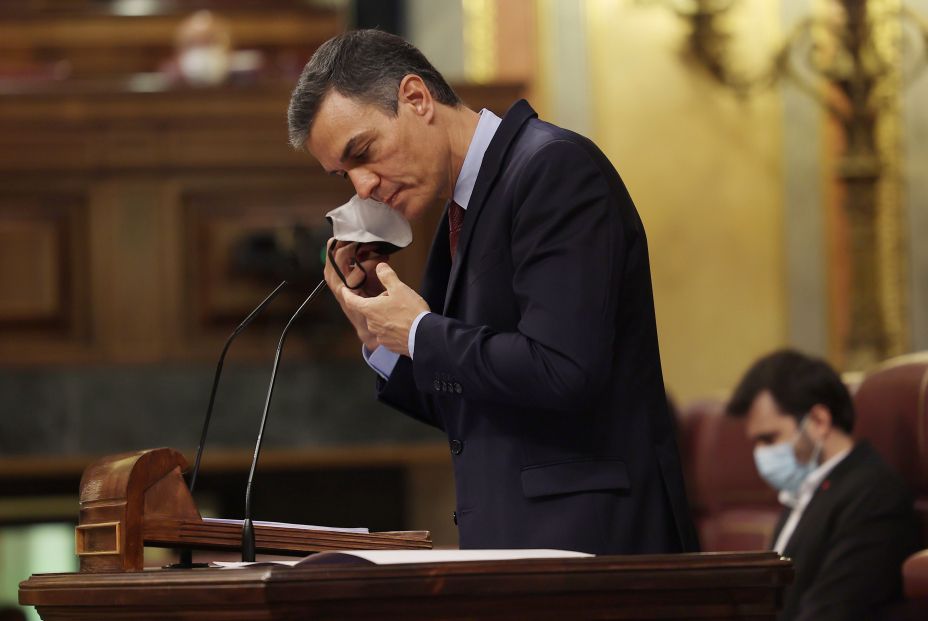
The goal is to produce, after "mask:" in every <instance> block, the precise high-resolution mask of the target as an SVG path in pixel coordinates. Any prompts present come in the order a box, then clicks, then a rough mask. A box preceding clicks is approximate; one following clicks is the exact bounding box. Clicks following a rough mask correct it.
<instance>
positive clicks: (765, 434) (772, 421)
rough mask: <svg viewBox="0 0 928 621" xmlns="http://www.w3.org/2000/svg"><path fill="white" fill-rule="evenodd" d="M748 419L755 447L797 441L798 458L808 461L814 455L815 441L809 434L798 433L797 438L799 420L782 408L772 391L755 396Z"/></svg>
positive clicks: (751, 438) (748, 428) (747, 428)
mask: <svg viewBox="0 0 928 621" xmlns="http://www.w3.org/2000/svg"><path fill="white" fill-rule="evenodd" d="M746 419H747V420H746V423H747V424H746V435H747V438H748V440H749V441H750V442H751V443H752V444H753V445H754V447H755V448H756V447H758V446H770V445H771V444H780V443H782V442H793V441H796V445H795V451H796V458H797V459H798V460H799V461H800V462H802V463H804V462H806V461H808V459H809V458H810V456H811V455H812V451H813V449H814V447H815V445H814V442H813V441H812V440H811V439H810V438H809V437H808V435H807V434H801V435H798V439H797V433H798V431H799V421H798V420H797V419H796V417H794V416H791V415H790V414H788V413H786V412H784V411H783V410H781V409H780V407H779V405H777V402H776V400H775V399H774V398H773V395H771V394H770V391H767V390H765V391H763V392H761V393H760V394H758V395H757V397H755V399H754V402H753V403H752V404H751V408H750V409H749V410H748V413H747V417H746Z"/></svg>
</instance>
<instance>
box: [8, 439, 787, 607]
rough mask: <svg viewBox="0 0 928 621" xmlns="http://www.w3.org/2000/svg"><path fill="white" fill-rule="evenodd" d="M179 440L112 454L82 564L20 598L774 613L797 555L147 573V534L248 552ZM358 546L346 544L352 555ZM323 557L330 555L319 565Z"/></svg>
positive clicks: (268, 539)
mask: <svg viewBox="0 0 928 621" xmlns="http://www.w3.org/2000/svg"><path fill="white" fill-rule="evenodd" d="M185 467H186V462H185V461H184V458H183V456H181V455H180V453H178V452H177V451H174V450H171V449H154V450H148V451H141V452H137V453H125V454H123V455H116V456H113V457H108V458H105V459H102V460H100V461H98V462H96V463H94V464H92V465H91V466H90V467H88V468H87V470H86V471H85V472H84V476H83V478H82V479H81V493H80V523H79V525H78V526H77V544H76V545H77V554H78V555H79V557H80V566H81V571H80V573H75V574H46V575H41V574H39V575H34V576H32V577H31V578H29V579H28V580H26V581H25V582H23V583H21V584H20V590H19V601H20V603H21V604H23V605H28V606H35V607H36V609H37V610H38V612H39V614H40V615H41V616H42V618H43V619H44V620H45V621H77V620H84V621H86V620H90V619H93V620H97V619H107V620H110V621H118V620H133V621H134V620H137V619H150V620H155V619H157V620H159V621H160V620H178V621H180V620H190V619H198V620H200V619H202V620H204V621H210V620H212V621H220V620H221V621H235V620H242V621H244V620H248V621H253V620H264V621H285V620H286V621H296V620H303V619H331V620H334V619H378V620H387V619H396V620H403V621H406V620H416V619H459V620H463V619H539V620H546V619H551V620H554V619H557V620H561V619H626V620H628V619H664V620H667V619H713V620H718V619H752V620H755V621H759V620H761V619H767V620H771V621H772V620H773V619H774V617H775V615H776V613H777V611H778V610H779V609H780V608H781V605H782V600H783V589H784V587H785V585H787V584H788V583H789V582H790V581H791V580H792V574H793V571H792V565H791V563H790V562H789V561H788V560H786V559H782V558H780V557H779V556H778V555H777V554H776V553H774V552H743V553H732V554H679V555H661V556H599V557H587V558H566V559H565V558H558V559H536V560H507V561H471V562H456V563H448V562H441V563H407V564H400V565H366V564H360V563H361V561H357V560H355V561H352V563H349V564H341V563H336V564H331V563H329V562H323V561H325V560H326V559H324V558H323V557H318V558H314V559H311V562H307V563H304V564H301V565H298V566H296V567H288V566H283V565H269V564H258V565H254V566H251V567H248V568H244V569H219V568H202V569H201V568H185V569H149V570H143V549H144V546H145V545H146V544H147V545H158V546H181V547H194V548H213V549H238V547H239V542H240V530H241V529H240V527H237V526H235V525H230V524H217V523H214V522H209V521H206V520H203V519H202V518H201V517H200V515H199V512H198V511H197V509H196V507H195V505H194V503H193V499H192V497H191V495H190V494H189V492H188V491H187V486H186V485H185V484H184V481H183V478H182V476H181V473H182V471H183V469H184V468H185ZM256 538H257V547H258V549H259V550H261V551H264V552H278V553H280V552H284V553H295V554H301V555H305V554H306V553H308V552H314V551H321V550H332V549H376V548H380V549H385V548H390V549H400V548H430V547H431V541H430V540H429V534H428V532H394V533H370V534H355V533H342V532H328V531H317V530H306V529H301V528H282V527H274V526H268V527H261V526H257V527H256ZM343 556H344V555H337V558H342V557H343ZM315 561H319V562H315Z"/></svg>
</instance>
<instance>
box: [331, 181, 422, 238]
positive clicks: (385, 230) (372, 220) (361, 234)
mask: <svg viewBox="0 0 928 621" xmlns="http://www.w3.org/2000/svg"><path fill="white" fill-rule="evenodd" d="M325 217H326V218H327V219H328V220H329V222H331V223H332V235H333V236H334V237H335V239H337V240H338V241H348V242H360V243H362V244H367V243H372V242H386V243H388V244H392V245H394V246H396V247H397V248H405V247H406V246H408V245H409V244H411V243H412V227H410V226H409V222H408V221H407V220H406V218H404V217H403V216H401V215H400V214H399V213H398V212H396V211H393V210H392V209H390V208H389V207H387V206H386V205H384V204H383V203H379V202H377V201H375V200H373V199H371V198H360V197H359V196H358V195H357V194H355V195H354V196H353V197H352V199H351V200H350V201H348V202H347V203H345V204H344V205H342V206H341V207H339V208H337V209H333V210H332V211H330V212H329V213H327V214H325Z"/></svg>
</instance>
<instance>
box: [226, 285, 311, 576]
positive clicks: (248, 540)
mask: <svg viewBox="0 0 928 621" xmlns="http://www.w3.org/2000/svg"><path fill="white" fill-rule="evenodd" d="M324 288H325V280H323V281H322V282H320V283H319V284H318V285H316V288H315V289H313V291H312V293H310V294H309V296H307V298H306V299H305V300H303V303H302V304H300V307H299V308H298V309H296V312H295V313H293V316H292V317H290V321H288V322H287V325H286V327H284V330H283V332H282V333H281V335H280V340H279V341H278V343H277V353H276V354H275V355H274V366H273V368H272V370H271V381H270V384H269V385H268V387H267V398H266V399H265V401H264V413H263V414H262V415H261V426H260V427H259V428H258V441H257V442H256V443H255V455H254V458H253V459H252V460H251V470H250V471H249V472H248V483H247V484H246V486H245V522H244V524H243V525H242V560H243V561H245V562H253V561H254V560H255V529H254V524H253V523H252V521H251V488H252V484H253V481H254V477H255V468H256V467H257V466H258V455H260V453H261V442H262V440H263V438H264V428H265V426H266V425H267V413H268V410H269V409H270V407H271V396H272V395H273V394H274V383H275V381H276V380H277V368H278V367H279V366H280V354H281V351H283V347H284V341H285V340H286V338H287V333H288V332H289V331H290V327H291V326H292V325H293V323H294V322H295V321H296V318H297V317H299V316H300V314H301V313H302V312H303V309H305V308H306V306H307V305H308V304H309V303H310V302H312V301H313V299H314V298H315V297H316V296H317V295H318V294H319V292H320V291H322V289H324Z"/></svg>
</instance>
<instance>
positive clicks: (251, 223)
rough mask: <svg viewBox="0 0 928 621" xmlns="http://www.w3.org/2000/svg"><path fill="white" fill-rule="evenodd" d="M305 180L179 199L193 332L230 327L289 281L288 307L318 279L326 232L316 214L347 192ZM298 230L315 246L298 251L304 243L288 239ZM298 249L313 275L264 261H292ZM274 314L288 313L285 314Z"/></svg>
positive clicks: (228, 187)
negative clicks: (302, 230) (306, 235)
mask: <svg viewBox="0 0 928 621" xmlns="http://www.w3.org/2000/svg"><path fill="white" fill-rule="evenodd" d="M307 176H308V177H309V179H308V181H307V183H306V184H302V185H296V184H294V183H293V182H292V180H291V181H290V182H289V183H281V184H279V185H276V186H267V185H265V184H264V183H262V182H251V183H244V184H242V183H236V184H234V185H233V184H229V183H225V184H222V185H216V186H213V187H211V188H203V187H200V188H197V189H195V190H189V191H186V192H184V193H183V194H182V196H181V199H180V200H181V204H182V205H183V212H184V221H183V227H184V229H185V231H186V251H185V263H186V272H187V273H186V279H185V288H186V298H187V300H189V301H190V305H191V307H192V309H193V317H194V318H195V321H196V323H197V325H196V328H208V327H210V326H216V325H226V324H228V323H229V322H230V321H234V322H235V323H238V321H240V320H241V319H242V318H243V317H244V316H245V315H246V314H247V313H248V312H249V311H250V310H251V309H252V308H253V307H254V306H255V304H256V303H257V302H258V301H260V300H261V299H262V298H263V297H264V296H265V295H267V293H268V292H269V291H270V290H271V289H272V288H273V287H274V286H275V285H276V284H277V283H278V282H280V281H281V280H283V279H284V278H287V279H288V280H291V281H293V280H295V281H296V282H294V283H293V284H294V285H295V286H296V290H294V291H293V292H292V293H291V295H290V296H289V297H290V298H292V301H293V302H298V300H299V299H302V295H305V294H304V293H303V290H306V291H307V292H308V290H309V287H311V286H313V285H315V284H316V283H318V282H319V280H320V279H321V276H322V274H321V262H320V261H319V256H320V255H319V252H320V251H321V249H322V245H323V244H324V241H325V239H327V238H328V237H329V235H330V234H331V233H330V231H331V229H330V227H329V225H328V223H327V222H326V220H325V218H324V214H325V212H327V211H329V210H330V209H332V208H334V207H336V206H338V205H340V204H342V203H343V202H345V201H346V200H348V198H350V197H351V190H350V187H347V186H346V185H345V184H344V183H342V182H341V181H340V180H337V179H334V178H325V177H324V176H323V177H321V178H319V177H320V175H307ZM298 227H299V228H304V229H305V230H306V231H307V232H308V233H309V235H310V238H311V239H312V240H314V241H318V242H319V247H318V248H310V249H305V248H301V247H300V244H301V243H307V242H306V240H302V241H300V240H297V239H296V238H295V229H297V228H298ZM310 243H311V242H310ZM298 251H299V252H303V253H304V254H306V253H308V254H309V255H311V256H309V257H308V259H307V260H308V261H309V263H308V264H307V267H309V268H313V267H315V268H316V271H312V272H308V273H307V272H306V271H301V270H295V269H293V266H292V265H288V264H286V263H280V262H279V261H274V262H273V264H272V263H271V261H272V260H274V259H275V258H276V259H281V260H286V259H289V258H293V255H294V253H296V252H298ZM269 310H270V311H271V313H273V309H269ZM279 312H281V311H278V314H279ZM282 312H284V313H285V314H286V315H289V313H290V312H291V311H290V310H285V311H282ZM233 325H234V324H233Z"/></svg>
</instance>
